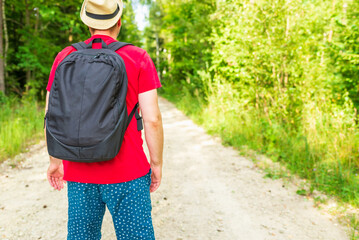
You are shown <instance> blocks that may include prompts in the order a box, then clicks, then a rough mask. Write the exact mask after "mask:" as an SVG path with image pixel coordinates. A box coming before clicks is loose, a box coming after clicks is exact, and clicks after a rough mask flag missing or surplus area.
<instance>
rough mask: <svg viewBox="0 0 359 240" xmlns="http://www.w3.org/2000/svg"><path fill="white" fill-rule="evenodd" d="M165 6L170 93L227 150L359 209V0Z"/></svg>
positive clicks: (161, 6) (166, 85) (164, 35)
mask: <svg viewBox="0 0 359 240" xmlns="http://www.w3.org/2000/svg"><path fill="white" fill-rule="evenodd" d="M156 3H158V4H159V7H158V9H160V10H161V13H162V15H163V16H162V18H161V19H163V23H162V25H160V28H161V31H160V34H161V37H162V39H163V42H162V46H163V47H162V49H161V51H162V52H161V53H160V54H162V56H163V55H164V56H166V58H163V61H166V62H165V63H163V64H161V66H167V67H166V68H165V69H164V70H165V71H166V74H165V75H164V78H163V81H162V83H163V86H164V89H163V90H162V91H163V94H164V95H165V96H167V97H170V98H171V99H172V100H173V101H175V102H177V105H178V106H179V107H180V108H181V109H184V111H185V112H186V113H187V114H189V115H191V116H193V117H194V118H195V119H196V120H197V121H198V122H200V123H203V125H204V126H205V127H206V129H208V131H209V132H210V133H213V134H218V135H220V136H221V137H222V139H223V141H224V142H225V143H228V144H231V145H233V146H236V147H238V148H241V147H242V146H247V147H249V148H251V149H254V150H257V151H259V152H261V153H265V154H266V155H267V156H269V157H271V158H272V159H273V160H274V161H278V162H281V163H282V164H284V165H285V166H287V168H288V169H290V170H291V171H292V172H294V173H297V174H298V175H300V176H301V177H303V178H306V179H310V180H311V182H312V185H313V186H314V187H316V188H317V189H320V190H323V191H325V192H327V193H328V194H333V195H336V196H339V197H340V199H342V200H343V201H346V202H351V203H353V204H355V205H359V196H358V194H359V191H358V189H359V179H358V177H357V173H358V172H359V161H358V159H359V152H358V149H359V134H358V131H359V129H358V124H357V123H358V119H357V107H358V104H359V100H358V99H359V98H358V96H359V95H358V91H359V87H358V86H359V82H358V79H359V75H358V74H359V72H358V69H359V68H358V64H359V61H358V59H359V58H358V56H359V54H358V50H359V45H358V43H359V41H358V40H359V39H358V37H359V32H358V26H359V22H358V21H359V15H358V14H359V13H358V9H359V3H358V2H357V1H354V0H351V1H349V0H345V1H344V0H339V1H338V0H336V1H286V0H279V1H278V0H270V1H264V0H258V1H253V0H248V1H246V0H243V1H239V0H227V1H217V2H216V3H214V2H211V1H195V0H188V1H181V2H178V1H160V2H157V1H156ZM150 21H151V23H152V24H154V23H155V22H156V21H157V19H156V18H155V17H153V16H152V17H151V16H150ZM148 50H149V51H153V48H149V49H148ZM161 70H162V71H163V69H161ZM268 174H269V175H270V176H269V175H268V176H269V177H275V176H277V175H273V173H268Z"/></svg>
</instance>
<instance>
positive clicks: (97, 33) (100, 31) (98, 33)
mask: <svg viewBox="0 0 359 240" xmlns="http://www.w3.org/2000/svg"><path fill="white" fill-rule="evenodd" d="M93 35H106V36H109V37H112V38H113V39H116V38H117V36H116V34H115V33H111V32H109V31H102V30H96V31H94V32H93V34H92V36H93Z"/></svg>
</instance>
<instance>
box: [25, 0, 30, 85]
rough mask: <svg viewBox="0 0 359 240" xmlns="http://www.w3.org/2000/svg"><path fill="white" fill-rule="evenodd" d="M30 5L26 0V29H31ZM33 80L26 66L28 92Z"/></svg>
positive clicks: (28, 43)
mask: <svg viewBox="0 0 359 240" xmlns="http://www.w3.org/2000/svg"><path fill="white" fill-rule="evenodd" d="M29 8H30V6H29V1H28V0H25V29H27V31H29V30H30V9H29ZM27 45H28V46H30V39H27ZM30 80H31V70H30V68H29V67H27V68H26V92H27V91H29V83H30Z"/></svg>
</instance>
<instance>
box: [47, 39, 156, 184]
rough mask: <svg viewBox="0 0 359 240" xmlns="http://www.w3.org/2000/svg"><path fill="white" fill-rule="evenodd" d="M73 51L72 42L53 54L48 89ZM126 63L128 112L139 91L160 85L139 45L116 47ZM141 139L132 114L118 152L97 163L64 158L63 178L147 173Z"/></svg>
mask: <svg viewBox="0 0 359 240" xmlns="http://www.w3.org/2000/svg"><path fill="white" fill-rule="evenodd" d="M94 38H102V39H103V40H104V41H105V42H106V44H107V45H108V44H110V43H112V42H114V41H115V40H114V39H113V38H111V37H109V36H106V35H94V36H92V37H91V38H89V39H87V40H86V41H85V43H87V44H88V43H89V42H90V41H92V40H93V39H94ZM93 48H101V43H94V44H93ZM74 51H76V49H75V48H74V47H72V46H69V47H66V48H65V49H63V50H62V51H61V52H60V53H59V54H58V55H57V56H56V58H55V61H54V64H53V66H52V69H51V72H50V77H49V82H48V85H47V88H46V89H47V91H50V90H51V85H52V82H53V80H54V77H55V72H56V68H57V66H58V65H59V64H60V63H61V61H62V60H64V58H65V57H66V56H67V55H69V54H70V53H72V52H74ZM117 53H118V54H119V55H120V56H121V57H122V59H123V60H124V62H125V65H126V72H127V78H128V90H127V96H126V104H127V111H128V113H130V112H131V110H132V108H133V107H134V106H135V104H136V103H137V102H138V94H140V93H143V92H146V91H149V90H153V89H157V88H159V87H161V83H160V81H159V79H158V76H157V72H156V68H155V66H154V64H153V61H152V60H151V58H150V56H149V55H148V53H147V52H146V51H145V50H143V49H141V48H138V47H135V46H132V45H128V46H125V47H123V48H121V49H119V50H118V51H117ZM142 144H143V140H142V137H141V132H140V131H137V123H136V119H135V118H132V121H131V123H130V125H129V126H128V128H127V130H126V133H125V136H124V139H123V143H122V146H121V149H120V151H119V153H118V154H117V156H116V157H115V158H114V159H112V160H109V161H105V162H97V163H78V162H70V161H66V160H64V161H63V164H64V180H66V181H73V182H81V183H97V184H111V183H120V182H127V181H131V180H133V179H136V178H139V177H142V176H144V175H146V174H147V173H148V171H149V169H150V165H149V163H148V160H147V158H146V155H145V153H144V151H143V147H142Z"/></svg>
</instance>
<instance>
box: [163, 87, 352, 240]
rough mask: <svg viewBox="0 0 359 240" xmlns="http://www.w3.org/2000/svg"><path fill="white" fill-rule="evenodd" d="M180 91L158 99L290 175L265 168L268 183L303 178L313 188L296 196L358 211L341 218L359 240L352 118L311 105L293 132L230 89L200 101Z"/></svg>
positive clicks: (300, 190) (165, 92) (166, 92)
mask: <svg viewBox="0 0 359 240" xmlns="http://www.w3.org/2000/svg"><path fill="white" fill-rule="evenodd" d="M220 87H223V86H220ZM179 89H181V87H180V86H173V85H169V86H168V85H165V86H164V89H162V90H161V91H160V94H161V95H162V96H163V97H165V98H167V99H168V100H169V101H171V102H173V103H174V104H175V105H176V106H177V107H178V108H179V109H180V110H182V111H183V112H184V113H185V114H186V115H188V116H189V117H191V118H192V119H193V120H194V121H195V122H196V123H198V124H201V125H202V126H203V127H204V128H205V129H206V131H207V132H208V133H210V134H213V135H217V136H220V137H221V139H222V142H223V144H225V145H231V146H233V147H236V148H237V149H238V150H240V152H241V154H244V155H246V154H247V153H248V152H250V151H255V152H256V153H258V154H264V155H265V156H267V157H268V158H269V159H271V161H273V162H274V163H279V164H280V165H281V166H283V167H284V168H285V169H287V170H288V172H289V173H288V172H286V171H282V170H280V169H279V170H278V168H275V169H273V168H270V167H266V168H264V172H265V177H267V178H271V179H277V178H287V177H288V175H296V176H299V177H300V178H301V179H305V181H307V182H308V184H309V187H305V188H304V187H300V186H298V190H297V194H299V195H302V196H307V197H308V196H313V195H312V193H313V191H314V190H318V191H320V192H323V193H325V195H327V196H328V197H329V198H333V199H335V201H336V202H337V203H338V204H339V205H341V206H349V208H351V207H353V208H355V209H356V211H355V213H354V214H342V215H343V216H341V217H340V219H341V220H342V221H343V222H344V223H345V224H349V225H350V228H351V239H359V236H358V231H359V220H358V219H359V217H358V216H359V211H357V209H358V207H359V177H358V172H359V163H358V159H359V158H358V157H359V155H358V146H359V130H358V128H357V127H355V126H354V124H352V122H353V120H352V119H351V116H350V114H348V116H350V117H348V119H349V120H348V119H345V117H346V116H345V115H344V117H343V114H342V110H340V109H339V110H338V109H326V111H327V112H320V110H319V109H318V106H316V105H310V104H309V105H308V106H306V107H305V109H304V111H303V119H302V120H301V121H302V122H301V126H299V127H297V128H293V127H292V126H290V125H286V124H284V123H283V122H278V121H276V119H272V120H271V121H268V117H267V116H263V114H261V113H260V112H258V111H256V109H255V108H252V109H246V108H244V107H243V106H241V102H240V99H237V98H236V97H235V96H233V95H229V94H226V92H230V91H229V89H215V91H213V92H215V94H213V93H212V94H211V93H210V94H208V93H207V94H206V93H205V94H204V96H202V97H198V96H196V94H192V93H191V91H189V90H187V88H182V89H181V90H179ZM226 90H227V91H226ZM231 90H232V92H233V89H231ZM203 99H206V100H203ZM325 107H327V106H325ZM323 109H325V108H324V107H323ZM344 114H346V113H345V112H344ZM345 121H347V122H349V123H347V122H345ZM348 126H349V127H348ZM252 159H253V158H252ZM254 161H256V160H255V159H254ZM313 199H314V201H315V203H316V205H321V204H325V203H326V198H323V197H321V196H313Z"/></svg>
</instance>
